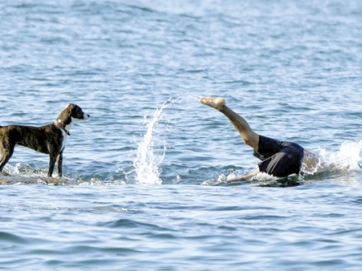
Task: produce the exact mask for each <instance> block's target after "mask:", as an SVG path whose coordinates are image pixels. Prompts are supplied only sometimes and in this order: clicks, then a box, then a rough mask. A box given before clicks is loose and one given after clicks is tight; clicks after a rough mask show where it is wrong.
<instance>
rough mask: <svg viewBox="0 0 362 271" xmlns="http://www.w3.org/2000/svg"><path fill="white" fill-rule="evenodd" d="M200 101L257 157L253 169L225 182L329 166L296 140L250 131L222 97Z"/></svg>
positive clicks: (304, 171) (284, 175) (278, 175)
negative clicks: (231, 127)
mask: <svg viewBox="0 0 362 271" xmlns="http://www.w3.org/2000/svg"><path fill="white" fill-rule="evenodd" d="M200 103H202V104H205V105H208V106H210V107H212V108H215V109H216V110H218V111H220V112H221V113H223V114H224V115H225V116H226V117H227V118H228V119H229V121H230V122H231V123H232V124H233V125H234V127H235V128H236V130H237V131H238V132H239V134H240V136H241V137H242V139H243V140H244V142H245V144H247V145H249V146H250V147H252V148H253V149H254V156H256V157H257V158H259V159H260V160H261V162H260V163H259V164H258V167H257V168H256V169H255V170H254V171H252V172H250V173H248V174H246V175H242V176H237V177H233V178H228V180H227V181H229V182H230V181H237V180H241V179H250V178H252V177H253V176H255V175H256V174H258V173H260V172H265V173H267V174H269V175H273V176H274V177H287V176H288V175H291V174H315V173H320V172H323V171H326V170H328V169H329V168H330V166H328V165H326V164H325V163H323V162H322V161H321V159H319V158H318V156H316V155H314V154H313V153H311V152H309V151H307V150H305V149H304V148H303V147H301V146H300V145H298V144H296V143H293V142H288V141H278V140H275V139H272V138H268V137H265V136H262V135H258V134H257V133H255V132H254V131H253V130H251V128H250V127H249V124H248V123H247V122H246V120H245V119H244V118H242V117H241V116H239V115H238V114H236V113H235V112H234V111H232V110H231V109H229V108H228V107H227V106H226V105H225V100H224V99H223V98H212V97H203V98H201V99H200Z"/></svg>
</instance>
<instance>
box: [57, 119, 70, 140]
mask: <svg viewBox="0 0 362 271" xmlns="http://www.w3.org/2000/svg"><path fill="white" fill-rule="evenodd" d="M54 124H55V126H56V127H58V128H59V129H61V130H62V131H63V132H64V133H66V134H67V135H68V136H70V133H69V131H68V130H69V129H70V127H66V126H65V125H64V123H63V122H62V120H61V119H57V120H56V121H54ZM67 126H70V125H67Z"/></svg>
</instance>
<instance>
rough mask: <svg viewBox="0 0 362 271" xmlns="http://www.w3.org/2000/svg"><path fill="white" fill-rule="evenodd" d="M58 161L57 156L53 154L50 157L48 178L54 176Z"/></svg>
mask: <svg viewBox="0 0 362 271" xmlns="http://www.w3.org/2000/svg"><path fill="white" fill-rule="evenodd" d="M56 159H57V156H56V155H53V154H51V155H50V160H49V170H48V177H51V176H52V175H53V171H54V165H55V161H56Z"/></svg>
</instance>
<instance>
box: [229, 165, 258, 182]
mask: <svg viewBox="0 0 362 271" xmlns="http://www.w3.org/2000/svg"><path fill="white" fill-rule="evenodd" d="M258 173H260V170H259V168H256V169H255V170H253V171H252V172H250V173H248V174H245V175H241V176H236V177H231V178H228V179H227V180H226V181H227V182H234V181H240V180H248V179H251V178H252V177H254V176H255V175H256V174H258Z"/></svg>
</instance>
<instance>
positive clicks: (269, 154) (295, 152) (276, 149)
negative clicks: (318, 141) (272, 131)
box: [254, 136, 304, 177]
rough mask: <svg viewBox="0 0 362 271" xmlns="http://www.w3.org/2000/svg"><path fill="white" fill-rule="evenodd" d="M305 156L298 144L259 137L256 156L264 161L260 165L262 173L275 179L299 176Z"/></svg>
mask: <svg viewBox="0 0 362 271" xmlns="http://www.w3.org/2000/svg"><path fill="white" fill-rule="evenodd" d="M303 155H304V149H303V148H302V147H301V146H299V145H298V144H296V143H293V142H288V141H278V140H275V139H272V138H268V137H265V136H259V149H258V151H254V156H256V157H257V158H259V159H260V160H262V162H260V163H259V164H258V165H259V169H260V172H265V173H268V174H270V175H273V176H275V177H286V176H288V175H290V174H299V173H300V170H301V166H302V161H303Z"/></svg>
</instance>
